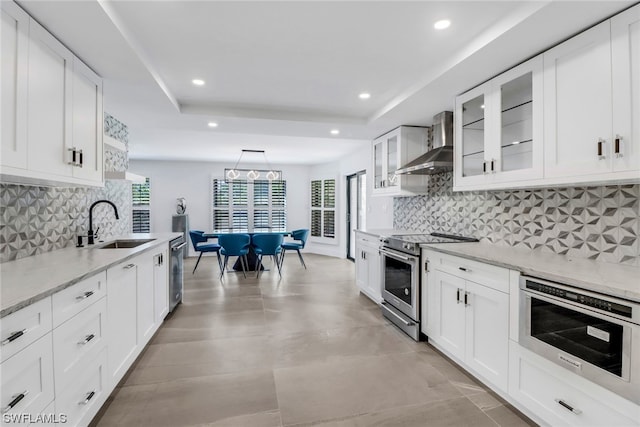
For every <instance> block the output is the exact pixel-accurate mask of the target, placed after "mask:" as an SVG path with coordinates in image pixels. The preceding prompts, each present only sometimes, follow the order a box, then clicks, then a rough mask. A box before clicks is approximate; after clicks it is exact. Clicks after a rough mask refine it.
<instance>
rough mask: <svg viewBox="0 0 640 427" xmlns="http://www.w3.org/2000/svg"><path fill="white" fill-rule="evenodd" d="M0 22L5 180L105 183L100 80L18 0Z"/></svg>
mask: <svg viewBox="0 0 640 427" xmlns="http://www.w3.org/2000/svg"><path fill="white" fill-rule="evenodd" d="M2 24H3V26H2V37H3V40H2V49H3V55H2V71H3V79H2V90H3V97H2V121H3V126H2V159H1V160H0V163H1V166H2V180H3V181H8V182H24V183H34V184H57V183H66V184H77V185H97V186H100V185H102V184H103V177H102V171H103V164H102V162H103V160H102V156H103V147H102V132H103V128H102V127H103V124H102V123H103V110H102V80H101V79H100V77H99V76H97V75H96V74H95V73H94V72H93V71H91V70H90V69H89V68H88V67H87V66H86V65H84V64H83V63H82V62H81V61H80V60H79V59H78V58H76V57H75V56H74V55H73V54H72V53H71V51H69V50H68V49H67V48H66V47H65V46H64V45H62V43H60V42H59V41H58V40H57V39H56V38H55V37H53V36H52V35H51V34H50V33H49V32H47V30H45V29H44V28H43V27H42V26H41V25H39V24H38V23H37V22H36V21H34V20H33V19H31V18H29V16H28V15H26V13H25V12H24V11H22V9H20V8H19V7H18V6H16V5H15V3H12V2H2ZM5 24H8V25H5ZM27 29H28V33H27ZM5 48H6V49H5ZM5 50H6V52H7V55H5ZM5 72H6V73H7V74H5ZM5 75H7V76H9V78H8V79H5V78H4V76H5ZM5 93H7V94H8V96H7V97H6V98H5V96H4V94H5ZM4 123H8V126H7V127H6V128H5V126H4Z"/></svg>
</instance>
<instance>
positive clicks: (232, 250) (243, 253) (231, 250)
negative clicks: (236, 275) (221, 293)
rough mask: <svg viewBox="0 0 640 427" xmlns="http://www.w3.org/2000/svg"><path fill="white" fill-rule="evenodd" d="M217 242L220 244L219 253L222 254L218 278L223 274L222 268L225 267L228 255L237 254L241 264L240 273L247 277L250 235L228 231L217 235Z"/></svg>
mask: <svg viewBox="0 0 640 427" xmlns="http://www.w3.org/2000/svg"><path fill="white" fill-rule="evenodd" d="M218 244H219V245H220V246H222V249H220V254H221V255H223V256H224V261H223V262H222V269H221V270H220V278H221V279H222V275H223V274H224V270H225V269H226V268H227V263H228V262H229V257H230V256H237V257H239V258H240V265H241V266H242V275H243V276H244V277H247V267H248V261H247V254H248V253H249V246H250V245H251V236H249V235H248V234H243V233H229V234H220V235H218Z"/></svg>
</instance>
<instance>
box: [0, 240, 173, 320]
mask: <svg viewBox="0 0 640 427" xmlns="http://www.w3.org/2000/svg"><path fill="white" fill-rule="evenodd" d="M181 235H182V233H151V234H146V233H136V234H129V235H125V236H118V237H114V238H113V239H109V240H107V241H105V242H104V243H102V242H100V243H96V244H95V245H92V246H85V247H84V248H75V247H68V248H64V249H60V250H56V251H51V252H46V253H43V254H39V255H34V256H30V257H26V258H21V259H19V260H16V261H9V262H5V263H3V264H0V279H1V282H0V318H1V317H4V316H6V315H8V314H11V313H13V312H15V311H17V310H19V309H21V308H23V307H26V306H28V305H30V304H33V303H34V302H36V301H39V300H41V299H43V298H46V297H48V296H49V295H52V294H54V293H56V292H59V291H61V290H62V289H65V288H67V287H69V286H71V285H73V284H75V283H77V282H79V281H81V280H83V279H85V278H87V277H91V276H93V275H95V274H97V273H99V272H101V271H104V270H106V269H108V268H109V267H111V266H114V265H116V264H119V263H121V262H123V261H126V260H128V259H130V258H132V257H135V256H137V255H140V254H141V253H143V252H146V251H148V250H150V249H153V248H156V247H158V246H162V245H167V244H168V242H169V241H171V240H173V239H175V238H177V237H180V236H181ZM116 239H155V240H153V241H151V242H148V243H144V244H142V245H140V246H138V247H135V248H128V249H97V248H99V247H100V246H102V245H103V244H106V243H108V242H110V241H113V240H116Z"/></svg>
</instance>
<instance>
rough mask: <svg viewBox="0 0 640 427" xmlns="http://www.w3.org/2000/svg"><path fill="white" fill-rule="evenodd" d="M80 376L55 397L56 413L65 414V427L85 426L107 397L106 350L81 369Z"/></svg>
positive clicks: (108, 389)
mask: <svg viewBox="0 0 640 427" xmlns="http://www.w3.org/2000/svg"><path fill="white" fill-rule="evenodd" d="M81 372H82V375H81V376H78V377H77V378H76V379H75V381H73V382H72V383H70V384H69V385H68V386H67V387H65V388H64V390H62V391H61V393H60V392H59V395H57V396H56V412H57V413H59V414H65V415H66V417H67V422H66V423H65V424H64V425H66V426H86V425H88V424H89V422H90V421H91V419H92V418H93V417H94V416H95V415H96V414H97V413H98V410H100V407H101V406H102V404H103V403H104V402H105V401H106V400H107V397H109V393H110V391H111V390H110V388H109V387H108V386H107V380H108V378H107V349H106V348H105V349H104V350H103V351H102V352H101V353H100V354H99V355H98V356H97V357H95V358H93V359H90V360H89V363H87V364H86V365H85V366H83V367H82V370H81Z"/></svg>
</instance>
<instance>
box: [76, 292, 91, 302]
mask: <svg viewBox="0 0 640 427" xmlns="http://www.w3.org/2000/svg"><path fill="white" fill-rule="evenodd" d="M91 295H93V291H89V292H85V293H84V294H82V295H78V296H77V297H76V300H78V301H82V300H83V299H87V298H89V297H90V296H91Z"/></svg>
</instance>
